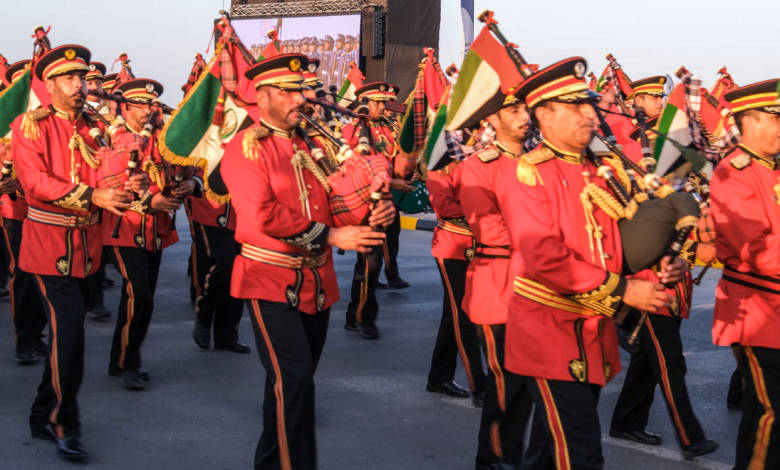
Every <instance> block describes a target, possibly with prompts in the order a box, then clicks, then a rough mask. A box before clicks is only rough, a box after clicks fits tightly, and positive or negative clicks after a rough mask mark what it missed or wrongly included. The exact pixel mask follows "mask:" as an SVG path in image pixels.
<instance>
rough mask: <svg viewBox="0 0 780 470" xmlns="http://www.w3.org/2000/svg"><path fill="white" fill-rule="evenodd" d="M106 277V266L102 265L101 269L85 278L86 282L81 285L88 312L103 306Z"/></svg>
mask: <svg viewBox="0 0 780 470" xmlns="http://www.w3.org/2000/svg"><path fill="white" fill-rule="evenodd" d="M105 277H106V271H105V265H104V264H101V265H100V269H98V270H97V271H95V272H94V273H93V274H91V275H89V276H87V277H86V278H84V282H82V283H81V289H82V296H83V297H84V307H85V308H86V309H87V311H90V310H93V309H95V308H96V307H100V306H102V305H103V279H105Z"/></svg>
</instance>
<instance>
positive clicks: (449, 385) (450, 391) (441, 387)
mask: <svg viewBox="0 0 780 470" xmlns="http://www.w3.org/2000/svg"><path fill="white" fill-rule="evenodd" d="M425 390H428V391H429V392H433V393H443V394H445V395H448V396H451V397H457V398H467V397H468V396H469V392H468V390H466V389H464V388H460V386H458V384H456V383H455V381H454V380H450V381H449V382H442V383H440V384H428V385H426V386H425Z"/></svg>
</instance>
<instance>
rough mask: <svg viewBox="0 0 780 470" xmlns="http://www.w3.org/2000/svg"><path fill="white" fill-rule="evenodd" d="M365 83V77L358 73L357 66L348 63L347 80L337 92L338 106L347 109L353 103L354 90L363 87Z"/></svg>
mask: <svg viewBox="0 0 780 470" xmlns="http://www.w3.org/2000/svg"><path fill="white" fill-rule="evenodd" d="M365 81H366V77H364V76H363V72H361V71H360V69H359V68H358V66H357V65H356V64H355V63H354V62H350V63H349V73H347V78H345V79H344V82H342V83H341V88H339V92H338V105H339V106H344V107H349V106H350V105H351V104H353V103H354V102H355V98H356V97H355V90H357V89H358V88H360V87H361V86H363V84H364V83H365Z"/></svg>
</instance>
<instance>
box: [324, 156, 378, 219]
mask: <svg viewBox="0 0 780 470" xmlns="http://www.w3.org/2000/svg"><path fill="white" fill-rule="evenodd" d="M328 183H329V184H330V187H331V191H330V194H329V195H328V205H329V206H330V210H331V214H333V221H334V222H335V224H336V226H337V227H343V226H346V225H361V224H364V223H365V218H366V216H367V215H368V213H369V211H370V210H371V207H370V202H371V193H373V192H382V193H385V192H388V191H389V185H390V162H389V161H388V159H387V158H385V157H384V156H383V155H367V156H364V155H355V156H353V157H350V158H348V159H347V160H346V161H344V163H342V164H341V166H340V167H339V171H338V172H336V173H334V174H332V175H330V176H328Z"/></svg>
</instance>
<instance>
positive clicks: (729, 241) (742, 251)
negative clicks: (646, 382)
mask: <svg viewBox="0 0 780 470" xmlns="http://www.w3.org/2000/svg"><path fill="white" fill-rule="evenodd" d="M778 82H780V80H777V79H775V80H766V81H763V82H759V83H755V84H752V85H748V86H745V87H741V88H737V89H735V90H732V91H730V92H728V93H726V95H725V99H726V100H727V101H729V102H730V103H731V105H732V112H733V113H734V118H735V120H736V123H737V126H738V127H739V129H740V131H741V134H742V141H741V143H740V144H739V146H738V147H737V148H736V149H734V151H732V152H731V153H730V154H729V155H727V157H726V158H725V159H724V160H721V162H720V163H719V164H718V166H717V167H716V168H715V172H714V174H713V176H712V187H711V204H712V216H713V221H714V224H715V231H716V233H717V234H718V236H717V238H716V239H715V249H716V252H717V256H718V259H719V260H721V261H722V262H723V266H724V267H723V277H722V278H721V280H720V282H718V287H717V290H716V291H715V313H714V317H713V326H712V340H713V342H714V343H715V344H716V345H718V346H734V345H740V346H742V348H741V354H742V356H743V357H742V360H743V363H744V364H746V367H745V370H744V374H745V378H746V386H745V389H744V391H743V394H742V421H741V422H740V425H739V433H738V434H737V453H736V462H735V466H734V468H735V469H737V470H744V469H753V468H756V469H759V468H766V469H769V468H780V426H778V421H777V417H776V414H777V411H776V410H777V409H778V407H780V319H778V312H780V256H778V253H780V208H779V207H778V194H780V193H778V190H779V189H780V188H779V187H778V183H780V167H778V160H777V155H778V153H780V97H778V93H777V87H778Z"/></svg>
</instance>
